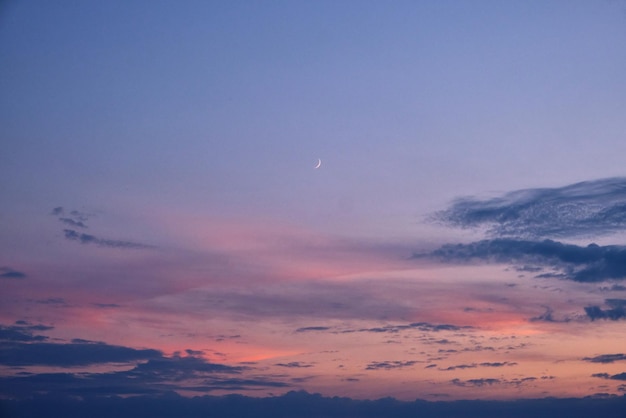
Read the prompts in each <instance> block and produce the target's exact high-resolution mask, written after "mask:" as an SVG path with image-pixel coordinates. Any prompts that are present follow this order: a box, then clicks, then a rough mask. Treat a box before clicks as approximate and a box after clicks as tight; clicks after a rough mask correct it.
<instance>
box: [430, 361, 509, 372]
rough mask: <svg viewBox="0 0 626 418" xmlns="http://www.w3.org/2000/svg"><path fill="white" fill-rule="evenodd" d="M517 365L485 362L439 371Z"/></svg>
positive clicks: (460, 365)
mask: <svg viewBox="0 0 626 418" xmlns="http://www.w3.org/2000/svg"><path fill="white" fill-rule="evenodd" d="M516 365H517V363H515V362H511V361H503V362H485V363H471V364H459V365H457V366H450V367H446V368H445V369H439V370H441V371H451V370H459V369H460V370H463V369H475V368H476V367H505V366H516Z"/></svg>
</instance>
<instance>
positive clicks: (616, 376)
mask: <svg viewBox="0 0 626 418" xmlns="http://www.w3.org/2000/svg"><path fill="white" fill-rule="evenodd" d="M591 377H599V378H601V379H611V380H626V372H623V373H618V374H613V375H610V374H608V373H594V374H592V375H591Z"/></svg>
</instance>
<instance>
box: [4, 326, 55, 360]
mask: <svg viewBox="0 0 626 418" xmlns="http://www.w3.org/2000/svg"><path fill="white" fill-rule="evenodd" d="M51 329H53V327H50V326H46V325H31V324H29V323H27V322H25V321H17V322H16V323H15V324H14V325H10V326H6V325H0V341H3V345H7V344H9V343H8V342H40V341H45V340H47V339H48V337H46V336H43V335H33V334H34V331H39V332H41V331H48V330H51ZM1 349H2V347H0V350H1ZM0 363H2V357H0Z"/></svg>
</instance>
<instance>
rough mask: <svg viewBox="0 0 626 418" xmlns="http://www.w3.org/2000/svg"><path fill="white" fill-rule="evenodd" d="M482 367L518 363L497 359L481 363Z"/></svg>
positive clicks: (515, 364)
mask: <svg viewBox="0 0 626 418" xmlns="http://www.w3.org/2000/svg"><path fill="white" fill-rule="evenodd" d="M478 365H479V366H481V367H504V366H517V363H515V362H514V361H502V362H499V361H496V362H491V363H490V362H487V363H479V364H478Z"/></svg>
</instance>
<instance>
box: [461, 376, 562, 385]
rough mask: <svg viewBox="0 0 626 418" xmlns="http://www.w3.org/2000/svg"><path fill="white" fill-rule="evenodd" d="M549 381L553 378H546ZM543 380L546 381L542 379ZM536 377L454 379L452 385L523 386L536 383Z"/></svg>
mask: <svg viewBox="0 0 626 418" xmlns="http://www.w3.org/2000/svg"><path fill="white" fill-rule="evenodd" d="M546 378H547V379H549V378H551V376H548V377H546ZM542 379H544V378H543V377H542ZM536 380H537V378H536V377H532V376H531V377H522V378H516V379H494V378H482V379H469V380H461V379H452V380H451V383H452V384H453V385H456V386H461V387H483V386H493V385H507V386H521V385H523V384H524V383H528V382H534V381H536Z"/></svg>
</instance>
